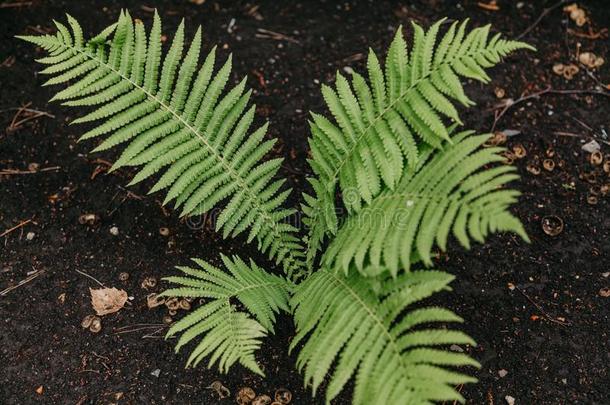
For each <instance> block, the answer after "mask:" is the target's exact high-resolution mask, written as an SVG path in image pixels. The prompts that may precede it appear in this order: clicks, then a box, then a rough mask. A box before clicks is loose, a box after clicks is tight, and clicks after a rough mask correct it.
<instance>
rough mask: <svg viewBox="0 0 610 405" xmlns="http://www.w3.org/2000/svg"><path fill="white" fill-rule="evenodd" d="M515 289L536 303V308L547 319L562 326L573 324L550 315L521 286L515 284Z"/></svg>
mask: <svg viewBox="0 0 610 405" xmlns="http://www.w3.org/2000/svg"><path fill="white" fill-rule="evenodd" d="M515 289H516V290H517V291H519V292H520V293H521V294H522V295H523V296H524V297H525V298H527V300H528V301H529V302H531V303H532V305H534V306H535V307H536V309H538V311H540V313H541V314H542V316H543V317H545V318H546V319H547V320H549V321H551V322H554V323H556V324H558V325H561V326H570V325H571V324H570V323H569V322H564V321H560V320H559V319H557V318H554V317H552V316H551V315H549V314H548V313H547V312H546V311H545V310H544V309H543V308H542V307H541V306H540V305H539V304H538V303H537V302H536V301H534V300H533V299H532V298H530V296H529V295H527V294H526V293H525V291H523V290H522V289H521V288H519V287H517V286H515Z"/></svg>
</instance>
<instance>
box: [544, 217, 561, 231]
mask: <svg viewBox="0 0 610 405" xmlns="http://www.w3.org/2000/svg"><path fill="white" fill-rule="evenodd" d="M542 230H543V231H544V233H546V234H547V235H549V236H557V235H559V234H560V233H561V232H563V219H561V218H559V217H558V216H557V215H549V216H546V217H544V218H542Z"/></svg>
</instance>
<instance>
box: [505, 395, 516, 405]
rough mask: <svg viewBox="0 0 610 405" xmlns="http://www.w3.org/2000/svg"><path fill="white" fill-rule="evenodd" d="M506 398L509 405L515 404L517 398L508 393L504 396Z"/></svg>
mask: <svg viewBox="0 0 610 405" xmlns="http://www.w3.org/2000/svg"><path fill="white" fill-rule="evenodd" d="M504 399H505V400H506V403H507V404H508V405H515V398H514V397H511V396H510V395H507V396H505V397H504Z"/></svg>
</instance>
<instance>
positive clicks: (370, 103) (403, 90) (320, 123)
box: [305, 20, 533, 249]
mask: <svg viewBox="0 0 610 405" xmlns="http://www.w3.org/2000/svg"><path fill="white" fill-rule="evenodd" d="M443 22H444V20H441V21H439V22H437V23H436V24H434V25H432V27H431V28H430V29H429V30H428V31H427V32H424V30H423V29H422V28H421V27H420V26H419V25H417V24H415V23H414V24H413V30H414V37H413V43H412V46H411V50H410V52H409V51H407V44H406V42H405V40H404V38H403V36H402V28H399V29H398V31H397V33H396V36H395V38H394V40H393V42H392V44H391V45H390V48H389V50H388V54H387V57H386V59H385V72H384V70H383V69H382V67H381V64H380V62H379V60H378V58H377V56H376V55H375V54H374V53H373V51H372V50H371V51H370V52H369V56H368V62H367V68H368V75H369V80H368V82H367V80H366V79H365V78H364V77H362V76H361V75H360V74H358V73H353V74H352V80H351V83H350V81H349V80H348V79H346V78H345V77H344V76H343V75H341V74H339V73H337V80H336V87H335V88H331V87H329V86H326V85H323V86H322V94H323V96H324V99H325V101H326V104H327V105H328V108H329V110H330V112H331V113H332V116H333V118H334V121H331V120H328V119H326V118H325V117H323V116H321V115H319V114H315V113H313V114H312V120H311V122H310V127H311V134H312V138H311V139H310V147H311V152H312V159H311V160H310V163H311V166H312V169H313V171H314V174H315V175H316V178H317V182H318V183H319V184H323V185H324V186H325V187H326V189H325V190H315V196H306V197H305V199H306V200H311V202H310V203H308V205H307V207H308V210H307V211H308V212H309V213H310V215H311V217H310V219H309V221H308V222H309V224H310V225H309V236H308V242H309V243H310V244H313V246H312V247H313V248H314V249H316V248H317V247H318V246H319V240H321V239H323V238H324V236H325V235H327V234H328V233H334V231H335V229H336V228H335V227H334V224H335V221H329V218H327V216H326V213H329V212H334V211H335V206H334V194H335V190H336V187H337V183H338V184H339V186H340V190H341V192H342V197H343V202H344V204H345V206H346V207H347V209H348V211H349V212H355V211H358V210H359V209H360V208H361V206H362V204H363V202H364V203H367V204H369V203H371V202H372V201H373V199H374V198H375V197H376V196H377V195H378V194H379V193H380V192H381V191H382V190H383V189H384V188H389V189H390V190H393V189H394V188H395V187H396V186H397V184H398V183H399V180H400V178H401V176H402V174H403V171H404V170H403V169H404V167H405V165H407V166H408V167H410V168H414V167H415V165H416V164H417V162H418V160H419V157H420V153H421V148H422V146H423V145H430V146H432V147H434V148H439V149H440V148H441V144H442V142H443V141H448V140H450V137H449V131H448V129H447V127H446V125H445V124H444V123H443V117H445V118H446V119H449V120H451V121H453V122H455V123H461V121H460V118H459V115H458V112H457V109H456V108H455V106H454V103H455V102H456V101H457V102H459V103H460V104H462V105H464V106H470V105H472V104H473V102H472V101H471V100H470V99H469V98H468V97H467V96H466V94H465V93H464V90H463V88H462V85H461V83H460V77H466V78H472V79H476V80H479V81H482V82H487V81H489V77H488V76H487V74H486V73H485V69H486V68H489V67H492V66H494V65H495V64H497V63H498V62H500V60H501V58H502V57H503V56H506V55H508V54H509V53H511V52H513V51H515V50H517V49H523V48H524V49H533V48H532V47H531V46H530V45H527V44H525V43H523V42H519V41H508V40H505V39H502V38H501V36H500V34H497V35H495V36H493V37H492V38H491V39H490V38H489V30H490V27H489V26H488V25H487V26H485V27H480V28H475V29H474V30H472V31H470V32H469V33H466V27H467V21H465V22H463V23H461V24H459V23H457V22H455V23H453V24H451V26H450V27H449V29H448V30H447V32H446V33H445V34H444V35H443V37H442V39H440V41H437V36H438V31H439V28H440V26H441V24H442V23H443ZM328 196H332V198H330V197H328Z"/></svg>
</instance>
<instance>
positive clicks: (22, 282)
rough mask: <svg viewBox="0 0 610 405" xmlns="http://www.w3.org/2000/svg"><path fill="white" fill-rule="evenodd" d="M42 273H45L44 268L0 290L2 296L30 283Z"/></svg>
mask: <svg viewBox="0 0 610 405" xmlns="http://www.w3.org/2000/svg"><path fill="white" fill-rule="evenodd" d="M42 273H44V270H38V271H36V272H34V273H32V274H30V275H29V276H28V277H26V278H25V279H23V280H21V281H20V282H19V283H17V284H16V285H14V286H11V287H8V288H5V289H4V290H2V291H0V297H4V296H5V295H6V294H8V293H10V292H11V291H13V290H16V289H17V288H19V287H21V286H23V285H25V284H27V283H29V282H30V281H32V280H34V279H35V278H36V277H38V276H40V275H41V274H42Z"/></svg>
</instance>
